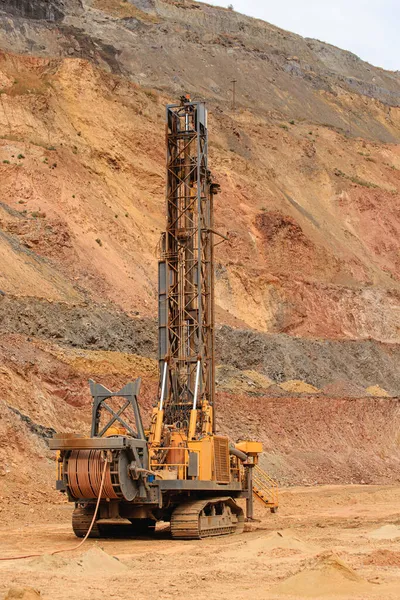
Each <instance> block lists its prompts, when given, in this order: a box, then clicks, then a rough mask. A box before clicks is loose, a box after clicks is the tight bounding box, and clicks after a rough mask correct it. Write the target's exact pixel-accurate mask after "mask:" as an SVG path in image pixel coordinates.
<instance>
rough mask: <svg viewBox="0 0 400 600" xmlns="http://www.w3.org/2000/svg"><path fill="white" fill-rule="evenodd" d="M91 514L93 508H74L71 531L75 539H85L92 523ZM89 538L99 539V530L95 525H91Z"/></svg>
mask: <svg viewBox="0 0 400 600" xmlns="http://www.w3.org/2000/svg"><path fill="white" fill-rule="evenodd" d="M93 514H94V506H91V505H89V506H84V507H82V506H78V507H77V508H75V510H74V512H73V513H72V529H73V530H74V533H75V535H76V537H79V538H83V537H85V535H86V534H87V532H88V530H89V527H90V524H91V522H92V519H93ZM89 537H91V538H99V537H101V530H100V527H99V526H98V525H97V523H94V524H93V527H92V531H91V532H90V535H89Z"/></svg>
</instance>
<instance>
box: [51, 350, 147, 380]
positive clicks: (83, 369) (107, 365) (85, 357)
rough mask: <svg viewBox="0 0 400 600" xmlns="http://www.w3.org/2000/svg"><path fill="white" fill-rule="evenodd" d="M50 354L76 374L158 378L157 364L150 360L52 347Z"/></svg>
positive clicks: (102, 351)
mask: <svg viewBox="0 0 400 600" xmlns="http://www.w3.org/2000/svg"><path fill="white" fill-rule="evenodd" d="M51 352H52V354H53V355H54V356H56V357H57V358H58V359H59V360H61V361H63V362H64V363H66V364H68V365H70V366H71V367H72V368H73V369H74V370H75V371H77V372H78V373H84V374H92V375H126V376H127V377H138V376H146V377H148V378H157V377H158V363H157V361H156V360H153V359H151V358H145V357H143V356H138V355H137V354H127V353H123V352H107V351H105V350H73V349H62V350H61V349H59V348H56V347H53V348H52V350H51Z"/></svg>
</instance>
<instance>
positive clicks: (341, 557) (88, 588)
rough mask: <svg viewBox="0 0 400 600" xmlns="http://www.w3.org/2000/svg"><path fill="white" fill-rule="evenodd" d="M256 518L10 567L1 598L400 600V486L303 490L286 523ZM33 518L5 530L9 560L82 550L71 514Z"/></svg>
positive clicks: (61, 509) (65, 510) (66, 509)
mask: <svg viewBox="0 0 400 600" xmlns="http://www.w3.org/2000/svg"><path fill="white" fill-rule="evenodd" d="M256 509H257V510H256V512H257V518H258V519H260V521H259V522H257V523H251V524H248V525H247V526H246V529H247V531H246V533H245V534H243V535H242V536H231V537H226V538H215V539H210V540H204V541H200V542H191V541H188V542H174V541H172V540H171V539H170V538H169V534H168V530H167V529H164V530H160V531H159V532H157V533H156V536H155V539H150V538H141V539H129V540H128V539H120V540H98V541H95V540H90V541H89V542H87V543H86V545H85V546H84V547H83V548H82V549H81V550H79V551H76V552H71V553H67V554H61V555H57V556H49V555H45V556H42V557H39V558H32V559H26V560H21V561H17V562H15V561H14V562H2V563H0V597H1V598H3V596H5V595H6V592H7V591H8V589H9V588H10V587H12V586H18V587H26V586H31V587H34V588H36V589H38V590H39V591H40V592H41V597H43V598H44V599H51V600H64V599H68V600H75V599H78V598H79V600H103V599H104V598H115V599H118V600H119V599H121V600H122V599H124V600H130V599H131V598H132V599H133V598H135V600H150V599H152V600H153V599H154V598H158V599H160V600H167V599H172V598H174V599H175V598H181V597H182V598H183V597H184V598H188V599H193V600H194V599H197V598H207V599H208V600H213V599H216V600H217V599H218V600H221V598H232V599H234V600H239V599H240V600H242V599H250V598H260V599H264V598H265V599H270V600H283V599H285V598H288V599H290V598H295V599H296V600H301V599H303V598H324V599H325V598H326V599H327V600H328V599H329V598H332V599H333V598H338V597H339V598H340V597H341V598H351V599H353V598H354V599H359V600H366V599H369V598H371V599H380V600H398V598H399V597H400V487H382V486H335V487H333V486H332V487H331V486H329V487H328V486H324V487H320V488H294V489H290V490H285V491H283V492H282V505H281V508H280V511H279V513H278V514H276V515H271V514H270V513H269V512H266V511H265V510H264V509H263V508H262V507H261V505H260V506H258V505H257V507H256ZM29 511H30V509H29V508H27V512H26V518H25V520H24V521H23V522H22V521H20V522H19V523H11V525H9V526H7V524H6V523H4V521H3V522H2V525H1V528H0V555H1V556H10V555H14V554H19V553H26V552H42V551H43V552H45V551H46V550H50V549H57V548H60V547H63V546H68V545H69V544H70V545H71V546H73V545H74V543H76V538H74V537H73V535H72V534H71V529H70V523H69V520H70V512H71V507H70V506H68V505H61V506H60V505H59V506H48V507H47V508H46V509H45V510H44V508H42V510H41V511H39V512H38V511H37V510H36V509H35V511H34V512H33V513H32V512H29ZM46 511H47V516H45V515H46ZM36 514H38V515H39V516H35V515H36ZM29 521H31V523H30V522H29ZM32 521H33V522H32Z"/></svg>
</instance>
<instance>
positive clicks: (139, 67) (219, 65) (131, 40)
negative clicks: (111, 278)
mask: <svg viewBox="0 0 400 600" xmlns="http://www.w3.org/2000/svg"><path fill="white" fill-rule="evenodd" d="M1 10H3V15H1V14H0V46H1V47H2V48H3V49H7V50H9V51H11V52H18V53H29V54H36V55H41V56H72V55H77V56H80V57H85V58H87V59H89V60H91V61H94V62H95V63H97V64H99V65H100V66H101V67H106V68H107V69H110V70H112V71H114V72H116V73H123V74H125V75H127V76H129V77H130V78H131V79H132V80H134V81H136V82H137V83H139V84H140V85H143V86H145V87H150V88H157V89H160V90H163V91H164V92H165V93H167V94H173V95H174V96H178V97H179V95H180V94H181V93H182V91H187V92H191V93H192V94H195V95H197V96H198V95H199V94H200V95H201V96H202V97H205V98H206V99H207V100H209V101H214V102H217V103H219V104H221V105H222V106H230V104H231V95H232V92H231V87H232V83H231V81H232V79H233V78H235V79H237V86H236V88H237V94H236V96H237V103H238V105H239V106H240V107H245V108H248V109H250V110H252V111H256V112H262V113H265V112H266V111H276V112H277V113H279V114H282V115H284V116H285V117H286V118H294V119H305V120H307V121H311V122H314V123H319V124H321V125H322V124H328V125H330V126H333V127H336V128H338V129H340V130H342V131H345V132H347V133H348V134H349V135H354V136H361V137H367V138H369V139H379V140H384V141H388V142H395V141H396V132H395V131H394V123H395V121H396V110H397V109H396V107H397V106H398V105H399V104H400V75H399V73H393V72H387V71H384V70H383V69H378V68H375V67H373V66H371V65H369V64H367V63H365V62H364V61H362V60H360V59H359V58H358V57H357V56H355V55H354V54H352V53H350V52H345V51H343V50H340V49H339V48H335V47H334V46H331V45H329V44H325V43H323V42H319V41H317V40H311V39H305V38H302V37H301V36H299V35H295V34H292V33H290V32H287V31H284V30H282V29H279V28H278V27H274V26H272V25H270V24H268V23H265V22H263V21H260V20H256V19H252V18H250V17H246V16H245V15H241V14H239V13H236V12H234V11H231V10H226V9H222V8H216V7H212V6H208V5H206V4H200V3H196V2H192V1H191V0H187V1H185V2H182V1H179V2H178V1H173V0H129V1H126V2H121V1H120V0H91V2H90V3H89V2H88V3H85V5H84V6H82V5H81V3H80V0H70V1H69V2H66V1H62V0H35V1H31V0H2V1H1V0H0V11H1ZM14 15H18V17H19V19H18V20H14V19H13V16H14ZM21 17H23V21H21V20H20V19H21ZM60 20H62V27H59V26H58V25H59V24H60ZM183 65H184V68H183ZM194 74H195V75H194ZM362 98H365V100H362ZM374 101H379V102H380V103H382V104H384V105H385V106H386V111H385V115H384V117H383V119H382V118H378V115H376V114H374ZM365 102H366V103H369V108H370V109H369V110H365Z"/></svg>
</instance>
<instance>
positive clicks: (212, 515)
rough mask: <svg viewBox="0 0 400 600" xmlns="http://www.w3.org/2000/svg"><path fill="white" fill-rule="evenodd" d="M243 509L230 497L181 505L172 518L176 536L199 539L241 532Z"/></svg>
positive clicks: (172, 533)
mask: <svg viewBox="0 0 400 600" xmlns="http://www.w3.org/2000/svg"><path fill="white" fill-rule="evenodd" d="M243 528H244V515H243V511H242V509H241V508H240V506H238V505H237V504H236V502H235V501H234V500H233V499H232V498H229V497H225V498H209V499H203V500H194V501H193V502H187V503H185V504H182V505H181V506H178V507H177V508H176V509H175V510H174V512H173V513H172V517H171V535H172V537H173V538H174V539H183V540H199V539H202V538H206V537H214V536H218V535H229V534H234V533H242V531H243Z"/></svg>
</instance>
